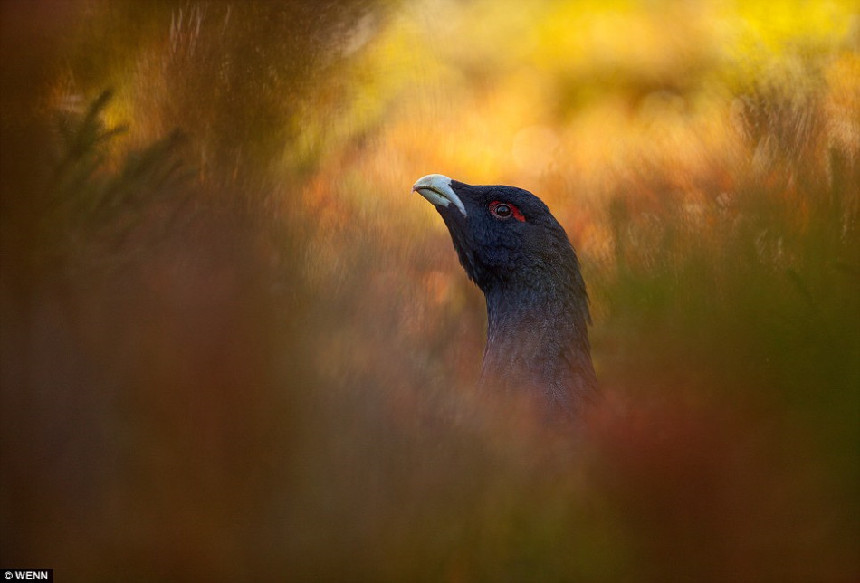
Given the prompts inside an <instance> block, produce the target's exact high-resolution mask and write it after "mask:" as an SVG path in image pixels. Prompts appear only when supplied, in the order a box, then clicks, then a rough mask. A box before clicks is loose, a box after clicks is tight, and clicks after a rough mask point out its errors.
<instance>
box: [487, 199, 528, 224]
mask: <svg viewBox="0 0 860 583" xmlns="http://www.w3.org/2000/svg"><path fill="white" fill-rule="evenodd" d="M490 213H491V214H492V215H493V216H494V217H496V218H497V219H501V220H507V219H509V218H511V217H514V218H515V219H516V220H518V221H519V222H521V223H524V222H526V218H525V216H523V213H522V212H520V209H518V208H517V207H516V206H514V205H512V204H510V203H507V202H502V201H500V200H494V201H493V202H491V203H490Z"/></svg>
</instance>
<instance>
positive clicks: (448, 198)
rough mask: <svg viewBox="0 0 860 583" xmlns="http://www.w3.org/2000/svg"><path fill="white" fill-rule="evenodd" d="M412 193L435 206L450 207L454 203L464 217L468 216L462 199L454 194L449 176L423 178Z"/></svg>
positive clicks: (432, 175)
mask: <svg viewBox="0 0 860 583" xmlns="http://www.w3.org/2000/svg"><path fill="white" fill-rule="evenodd" d="M412 191H413V192H417V193H418V194H420V195H421V196H423V197H424V198H426V199H427V200H428V201H429V202H430V203H431V204H433V205H435V206H448V205H449V204H452V203H453V204H454V206H455V207H457V209H459V211H460V213H461V214H462V215H463V216H464V217H465V216H467V215H466V207H465V206H463V201H462V200H460V197H459V196H457V195H456V194H455V193H454V189H453V188H451V179H450V178H448V177H447V176H442V175H441V174H429V175H427V176H422V177H421V178H419V179H418V181H417V182H415V185H414V186H413V187H412Z"/></svg>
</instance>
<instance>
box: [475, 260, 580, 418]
mask: <svg viewBox="0 0 860 583" xmlns="http://www.w3.org/2000/svg"><path fill="white" fill-rule="evenodd" d="M568 275H569V277H565V278H561V279H559V278H556V279H555V280H554V283H553V284H552V285H547V286H541V285H539V284H535V283H533V282H530V283H529V284H523V283H520V284H519V285H517V284H513V283H507V284H500V285H497V286H494V287H493V288H492V289H486V290H484V295H485V297H486V300H487V316H488V327H487V346H486V349H485V351H484V364H483V369H482V374H481V385H482V387H485V388H486V389H488V390H501V391H511V392H513V391H516V392H522V391H528V392H529V393H531V394H534V395H536V396H538V397H539V401H540V402H541V403H542V405H543V406H544V407H545V410H546V411H547V412H548V413H550V414H552V415H557V414H558V413H561V414H562V416H567V417H571V416H575V415H576V414H577V413H578V412H579V411H580V410H581V408H582V406H583V405H584V404H585V403H586V402H588V401H590V400H591V399H592V397H593V395H594V392H595V390H596V386H597V378H596V376H595V373H594V368H593V366H592V362H591V354H590V348H589V343H588V323H589V315H588V299H587V296H586V293H585V285H584V283H583V282H582V278H581V276H579V272H578V270H576V271H575V272H573V273H571V272H568Z"/></svg>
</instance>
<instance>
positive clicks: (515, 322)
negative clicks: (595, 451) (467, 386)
mask: <svg viewBox="0 0 860 583" xmlns="http://www.w3.org/2000/svg"><path fill="white" fill-rule="evenodd" d="M450 187H451V189H452V190H453V192H454V194H456V196H457V197H458V198H459V199H460V201H461V202H462V204H463V207H464V209H465V215H464V214H463V212H461V211H460V209H459V208H457V207H456V206H455V205H453V204H449V205H447V206H442V205H437V206H436V209H437V210H438V212H439V214H440V215H442V218H443V219H444V221H445V225H446V226H447V227H448V231H449V232H450V234H451V239H452V240H453V242H454V248H455V249H456V250H457V254H458V256H459V258H460V263H461V264H462V265H463V268H464V269H465V270H466V273H467V274H468V276H469V278H470V279H472V281H474V282H475V283H476V284H477V285H478V287H480V289H481V291H483V292H484V296H485V298H486V301H487V316H488V331H487V346H486V349H485V351H484V364H483V369H482V375H481V384H482V386H484V387H487V388H488V389H489V388H493V389H495V390H505V391H530V392H533V393H535V394H538V395H540V396H541V397H542V401H543V403H544V405H545V407H546V409H547V411H548V412H550V413H551V414H552V415H557V414H559V413H561V414H562V415H564V416H575V415H576V414H577V413H579V412H580V410H581V408H582V406H583V404H584V403H586V402H587V401H589V400H591V398H592V396H593V394H594V392H595V390H596V386H597V379H596V376H595V373H594V367H593V366H592V361H591V355H590V347H589V342H588V324H589V323H590V317H589V312H588V295H587V293H586V288H585V282H584V281H583V279H582V275H581V273H580V270H579V261H578V259H577V256H576V253H575V251H574V249H573V247H572V246H571V244H570V240H569V239H568V237H567V234H566V233H565V231H564V229H563V228H562V227H561V225H560V224H559V223H558V221H557V220H556V219H555V217H553V216H552V214H551V213H550V211H549V208H548V207H547V206H546V205H545V204H544V203H543V202H542V201H541V200H540V199H539V198H538V197H536V196H535V195H533V194H532V193H530V192H528V191H526V190H523V189H521V188H516V187H512V186H470V185H468V184H464V183H462V182H458V181H456V180H451V181H450ZM494 202H501V203H504V204H507V205H514V206H515V207H516V208H517V209H519V211H520V212H521V213H522V216H523V218H524V220H522V221H520V220H515V219H514V218H511V217H507V218H499V217H497V216H494V214H493V213H492V212H491V203H494Z"/></svg>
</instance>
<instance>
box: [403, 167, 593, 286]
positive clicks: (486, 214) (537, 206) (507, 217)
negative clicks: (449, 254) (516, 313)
mask: <svg viewBox="0 0 860 583" xmlns="http://www.w3.org/2000/svg"><path fill="white" fill-rule="evenodd" d="M412 190H413V191H414V192H417V193H418V194H420V195H421V196H423V197H424V198H425V199H427V200H428V201H429V202H430V203H432V204H433V205H434V206H435V207H436V210H437V211H438V212H439V214H440V215H442V218H443V220H444V221H445V225H446V226H447V227H448V231H449V232H450V234H451V239H452V240H453V242H454V248H455V249H456V250H457V255H458V256H459V258H460V263H461V264H462V265H463V268H464V269H465V270H466V273H467V274H468V276H469V278H470V279H472V280H473V281H474V282H475V283H476V284H477V285H478V287H480V288H481V290H482V291H483V292H484V293H485V294H487V293H490V292H494V291H497V290H499V289H510V288H520V289H521V288H527V289H539V288H541V287H545V286H553V287H557V286H562V287H573V288H579V287H581V286H582V284H581V279H580V278H579V271H578V263H577V259H576V255H575V254H574V251H573V248H572V247H571V245H570V241H569V239H568V238H567V234H566V233H565V231H564V229H563V228H562V227H561V225H560V224H559V223H558V221H557V220H556V219H555V217H553V216H552V214H550V211H549V208H547V206H546V205H545V204H544V203H543V202H542V201H541V200H540V199H539V198H538V197H536V196H535V195H533V194H532V193H530V192H529V191H527V190H523V189H522V188H517V187H514V186H472V185H469V184H464V183H462V182H459V181H457V180H452V179H451V178H448V177H447V176H442V175H441V174H430V175H428V176H424V177H422V178H419V179H418V181H417V182H416V183H415V185H414V186H413V187H412ZM576 280H579V281H576ZM559 291H560V290H559Z"/></svg>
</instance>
